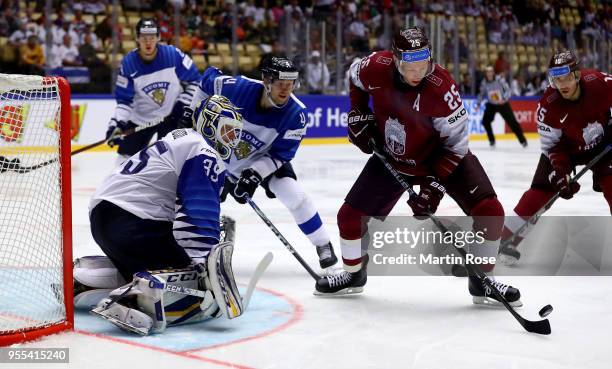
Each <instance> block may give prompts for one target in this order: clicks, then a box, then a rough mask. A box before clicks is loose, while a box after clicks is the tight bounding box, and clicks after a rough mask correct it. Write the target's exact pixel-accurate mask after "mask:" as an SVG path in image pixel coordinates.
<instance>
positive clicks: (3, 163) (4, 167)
mask: <svg viewBox="0 0 612 369" xmlns="http://www.w3.org/2000/svg"><path fill="white" fill-rule="evenodd" d="M163 121H164V120H163V119H158V120H155V121H153V122H149V123H146V124H143V125H140V126H137V127H134V128H130V129H127V130H125V132H122V133H121V134H120V135H118V136H119V137H122V138H124V137H127V136H129V135H131V134H133V133H136V132H140V131H142V130H144V129H147V128H151V127H154V126H157V125H158V124H160V123H162V122H163ZM113 138H115V137H113ZM105 142H107V140H106V138H105V139H103V140H100V141H96V142H94V143H92V144H89V145H87V146H84V147H81V148H80V149H76V150H74V151H72V152H71V153H70V156H72V155H76V154H78V153H81V152H83V151H87V150H89V149H92V148H94V147H96V146H100V145H102V144H103V143H105ZM58 160H59V158H53V159H50V160H47V161H44V162H42V163H40V164H36V165H32V166H29V167H22V166H21V163H20V161H19V159H17V158H15V159H13V160H11V161H9V160H8V159H6V158H4V157H0V173H2V172H5V171H9V170H10V171H13V172H17V173H29V172H31V171H33V170H36V169H40V168H43V167H46V166H47V165H49V164H53V163H55V162H57V161H58Z"/></svg>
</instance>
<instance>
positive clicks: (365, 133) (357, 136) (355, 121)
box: [348, 108, 376, 154]
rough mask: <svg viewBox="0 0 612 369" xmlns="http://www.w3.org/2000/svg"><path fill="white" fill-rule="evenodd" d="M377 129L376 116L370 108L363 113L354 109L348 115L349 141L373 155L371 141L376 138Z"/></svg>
mask: <svg viewBox="0 0 612 369" xmlns="http://www.w3.org/2000/svg"><path fill="white" fill-rule="evenodd" d="M375 127H376V120H375V119H374V114H372V111H371V110H370V109H369V108H368V109H367V110H364V111H363V112H362V111H360V110H359V108H352V109H351V111H349V113H348V137H349V141H351V143H352V144H353V145H355V146H357V147H358V148H359V150H361V151H363V152H364V153H365V154H371V153H373V152H374V151H373V150H372V148H371V147H370V139H371V138H374V135H373V132H374V129H375Z"/></svg>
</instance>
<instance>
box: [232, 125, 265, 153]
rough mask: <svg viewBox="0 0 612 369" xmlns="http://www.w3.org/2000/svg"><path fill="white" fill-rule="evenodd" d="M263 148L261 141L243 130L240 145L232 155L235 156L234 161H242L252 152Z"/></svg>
mask: <svg viewBox="0 0 612 369" xmlns="http://www.w3.org/2000/svg"><path fill="white" fill-rule="evenodd" d="M263 146H264V142H263V141H262V140H260V139H259V138H257V137H256V136H255V135H254V134H252V133H251V132H248V131H246V130H243V131H242V135H241V136H240V143H239V144H238V146H237V147H236V148H235V149H234V155H236V159H238V160H242V159H245V158H247V157H249V155H251V153H252V152H254V151H257V150H259V149H261V148H262V147H263Z"/></svg>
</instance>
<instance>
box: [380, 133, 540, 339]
mask: <svg viewBox="0 0 612 369" xmlns="http://www.w3.org/2000/svg"><path fill="white" fill-rule="evenodd" d="M370 146H371V147H372V149H373V150H374V154H375V155H376V157H378V158H379V159H380V161H381V162H382V163H383V165H384V166H385V168H387V170H388V171H389V173H391V175H393V177H394V178H395V179H396V180H397V181H398V182H399V184H400V185H402V187H403V188H404V190H406V191H408V194H409V195H410V196H411V197H412V196H416V193H415V192H414V190H413V189H412V186H411V185H410V184H409V183H408V182H406V180H405V179H404V177H402V175H401V174H400V173H399V172H398V171H397V170H395V168H393V166H392V165H391V164H390V163H389V161H387V158H386V157H385V156H384V154H382V153H381V152H380V150H378V148H377V147H376V144H375V143H374V142H373V141H372V142H371V145H370ZM427 216H428V217H429V219H431V221H432V222H433V223H434V224H435V225H436V226H437V227H438V228H439V229H440V230H441V231H442V232H448V229H447V228H446V226H444V224H442V222H441V221H440V220H439V219H438V218H437V217H436V216H435V215H433V214H428V215H427ZM455 249H456V250H457V251H458V252H459V254H460V255H461V257H462V258H463V259H464V260H465V259H466V252H465V250H464V249H463V248H461V247H457V246H455ZM466 268H467V270H468V272H470V273H471V274H472V275H475V276H476V277H478V279H480V280H481V282H483V283H484V284H485V285H486V286H487V287H488V288H489V289H490V290H491V292H493V295H495V297H497V299H498V301H500V302H501V303H502V304H503V305H504V307H505V308H506V309H507V310H508V311H509V312H510V314H512V316H513V317H514V318H515V319H516V320H517V321H518V322H519V323H520V324H521V326H523V328H525V330H527V331H528V332H532V333H538V334H550V332H551V329H550V322H549V321H548V319H543V320H538V321H531V320H527V319H525V318H523V317H522V316H521V315H520V314H519V313H517V312H516V310H514V308H513V307H512V306H511V305H510V304H509V303H508V301H507V300H506V298H505V297H504V296H503V295H502V294H501V293H500V292H499V291H498V290H497V288H495V287H494V286H493V285H492V284H491V281H490V279H489V277H487V275H486V274H485V273H484V272H483V271H482V270H480V268H479V267H478V266H476V265H472V264H469V263H467V264H466Z"/></svg>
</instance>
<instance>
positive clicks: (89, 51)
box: [78, 34, 103, 68]
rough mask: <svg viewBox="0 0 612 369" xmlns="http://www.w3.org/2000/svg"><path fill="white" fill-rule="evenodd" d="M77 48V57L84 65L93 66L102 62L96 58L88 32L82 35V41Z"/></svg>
mask: <svg viewBox="0 0 612 369" xmlns="http://www.w3.org/2000/svg"><path fill="white" fill-rule="evenodd" d="M78 50H79V59H80V60H81V61H82V62H83V65H84V66H86V67H88V68H93V67H97V66H99V65H100V64H103V61H102V60H100V58H98V55H97V53H96V47H95V46H94V44H93V39H92V37H91V35H90V34H86V35H84V38H83V43H81V45H80V46H79V49H78Z"/></svg>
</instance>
